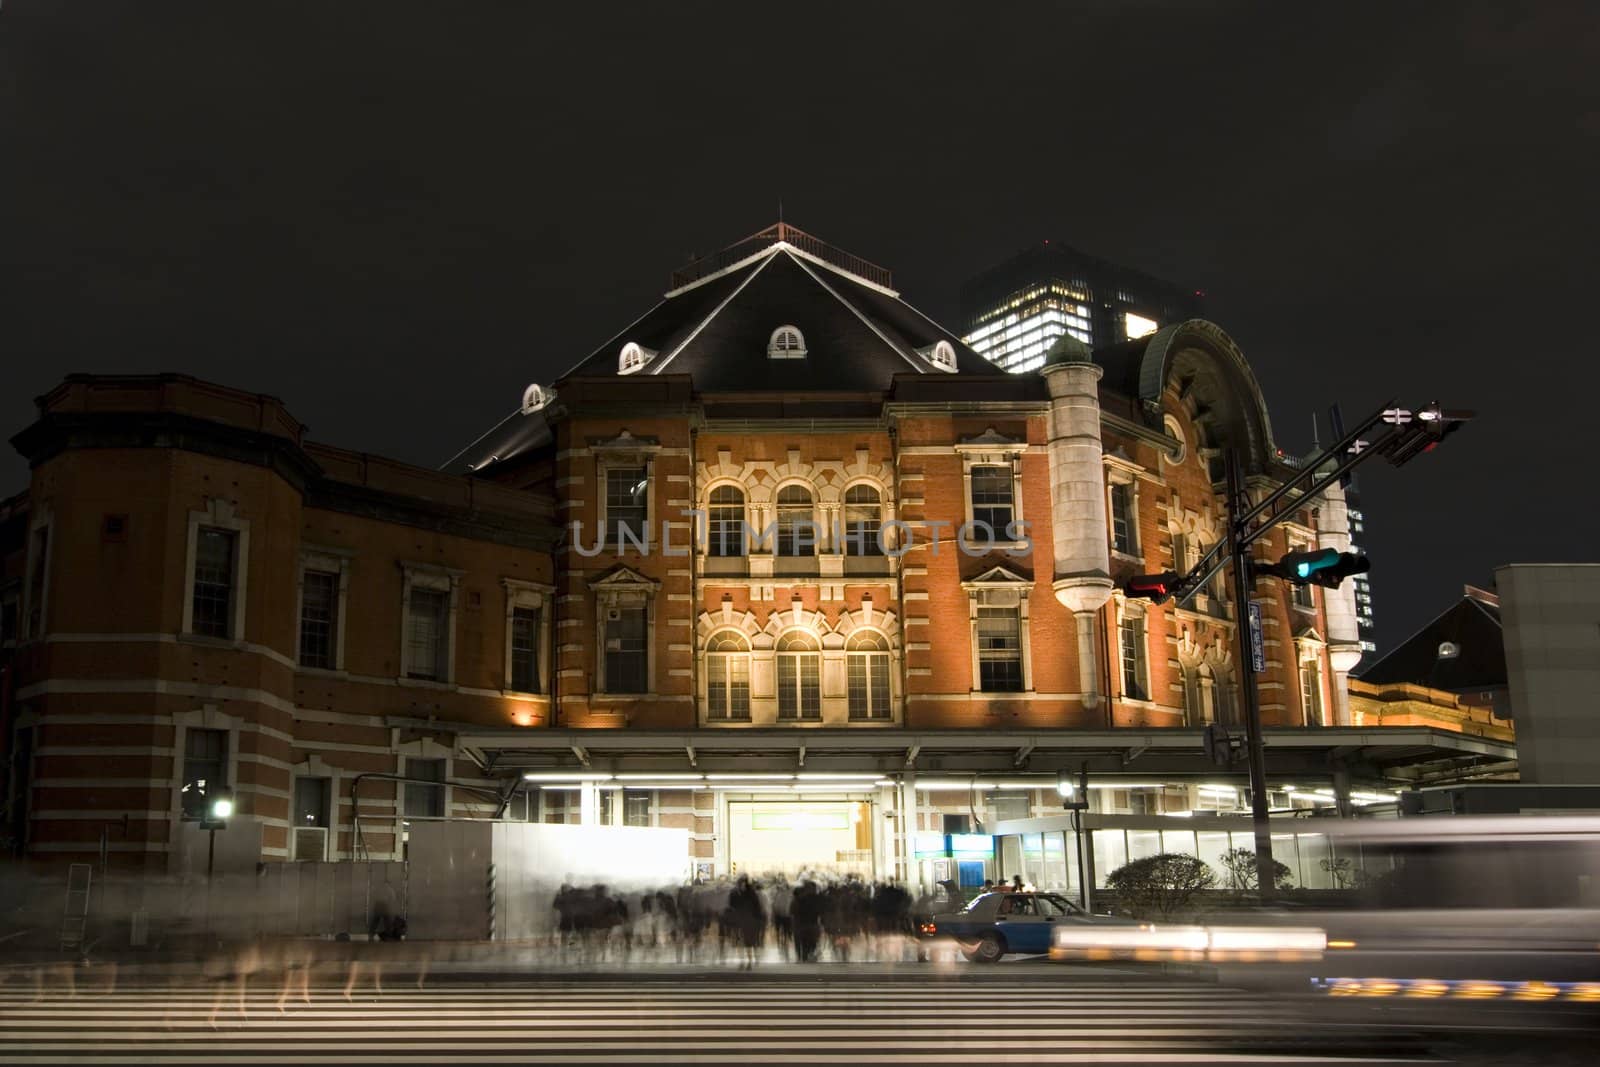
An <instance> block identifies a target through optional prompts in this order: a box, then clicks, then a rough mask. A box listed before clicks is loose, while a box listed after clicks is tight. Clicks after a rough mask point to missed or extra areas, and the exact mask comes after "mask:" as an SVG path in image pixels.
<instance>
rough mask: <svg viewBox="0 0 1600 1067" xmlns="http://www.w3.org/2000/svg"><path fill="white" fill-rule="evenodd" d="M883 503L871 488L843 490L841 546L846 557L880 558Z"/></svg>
mask: <svg viewBox="0 0 1600 1067" xmlns="http://www.w3.org/2000/svg"><path fill="white" fill-rule="evenodd" d="M882 530H883V501H882V497H880V496H879V495H878V491H877V490H876V489H874V488H873V487H872V486H870V485H852V486H851V487H850V488H849V489H846V490H845V491H844V544H845V554H846V555H849V556H881V555H883V543H882V542H881V540H880V539H879V538H880V535H881V533H882Z"/></svg>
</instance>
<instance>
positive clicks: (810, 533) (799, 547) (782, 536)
mask: <svg viewBox="0 0 1600 1067" xmlns="http://www.w3.org/2000/svg"><path fill="white" fill-rule="evenodd" d="M777 510H778V545H777V551H778V555H780V556H814V555H816V553H817V522H816V519H815V518H814V517H813V511H812V505H811V490H809V489H807V488H806V487H805V486H803V485H786V486H784V487H783V488H782V489H779V490H778V509H777Z"/></svg>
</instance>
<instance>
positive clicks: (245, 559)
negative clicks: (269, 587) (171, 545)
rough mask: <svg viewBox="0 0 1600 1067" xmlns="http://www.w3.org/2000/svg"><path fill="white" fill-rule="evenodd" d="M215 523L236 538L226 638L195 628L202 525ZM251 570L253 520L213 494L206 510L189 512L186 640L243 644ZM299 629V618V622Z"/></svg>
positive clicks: (215, 526) (186, 552)
mask: <svg viewBox="0 0 1600 1067" xmlns="http://www.w3.org/2000/svg"><path fill="white" fill-rule="evenodd" d="M202 526H206V527H212V528H214V529H218V530H231V531H233V534H234V539H233V589H232V593H231V599H232V607H233V618H232V619H231V620H230V621H229V624H228V636H227V637H226V638H218V637H212V636H210V635H207V634H197V633H195V632H194V564H195V556H196V553H197V552H198V551H199V546H200V528H201V527H202ZM249 572H250V523H249V521H248V520H246V519H241V518H239V515H238V511H237V509H236V507H235V504H234V502H233V501H231V500H224V499H223V498H222V497H216V496H214V497H211V498H210V499H209V500H207V501H206V510H204V511H191V512H189V530H188V543H187V547H186V549H185V552H184V560H183V633H182V636H183V638H184V639H185V640H191V641H201V642H216V641H222V642H224V643H227V644H232V645H237V644H242V643H243V642H244V640H245V632H244V621H245V598H246V593H247V590H248V587H249V582H248V580H247V578H248V575H249ZM295 626H296V630H297V631H298V629H299V623H298V621H297V622H296V624H295Z"/></svg>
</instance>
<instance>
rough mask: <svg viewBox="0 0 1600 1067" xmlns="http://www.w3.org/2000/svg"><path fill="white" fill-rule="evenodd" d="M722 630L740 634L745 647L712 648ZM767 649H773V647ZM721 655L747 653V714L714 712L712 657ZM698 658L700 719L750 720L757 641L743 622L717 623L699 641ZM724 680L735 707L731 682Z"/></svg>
mask: <svg viewBox="0 0 1600 1067" xmlns="http://www.w3.org/2000/svg"><path fill="white" fill-rule="evenodd" d="M741 621H742V620H741ZM721 634H733V635H735V636H737V637H738V639H739V640H740V641H741V642H743V643H744V648H743V649H742V650H739V651H732V652H720V651H718V652H714V651H711V649H710V645H711V642H712V641H713V640H715V639H716V638H717V637H718V636H719V635H721ZM768 651H769V652H770V649H769V650H768ZM719 656H720V657H722V658H723V659H733V658H734V657H737V656H743V657H744V661H745V663H744V666H745V675H744V677H745V689H746V695H745V705H746V711H745V715H744V717H742V718H741V717H737V716H734V717H728V718H716V717H713V716H712V715H711V660H712V658H713V657H719ZM695 658H696V659H697V660H698V661H699V662H698V663H697V664H696V665H697V666H698V667H699V670H698V671H697V672H696V673H698V674H699V676H700V679H699V684H698V689H699V692H698V693H697V694H696V695H697V699H698V700H699V702H700V708H701V709H702V710H701V713H700V715H699V718H700V720H701V721H702V722H707V723H716V724H724V723H749V722H751V721H752V720H753V718H754V714H755V713H754V709H753V708H751V707H750V703H751V697H752V695H753V693H752V689H753V683H752V680H751V679H752V676H753V675H754V674H755V651H754V645H753V644H752V642H751V635H750V634H749V633H748V632H747V631H746V630H745V629H744V628H743V627H742V626H741V625H740V623H739V622H738V621H732V622H724V623H722V624H721V625H717V626H716V627H715V628H714V629H712V631H711V632H710V633H709V634H707V635H706V636H705V637H704V638H703V639H701V640H699V641H698V642H697V643H696V649H695ZM731 677H732V675H731V674H729V673H725V674H724V678H725V679H727V678H731ZM723 684H724V685H725V686H728V693H727V695H728V697H729V707H732V699H731V698H732V687H731V686H729V685H728V682H727V681H724V683H723Z"/></svg>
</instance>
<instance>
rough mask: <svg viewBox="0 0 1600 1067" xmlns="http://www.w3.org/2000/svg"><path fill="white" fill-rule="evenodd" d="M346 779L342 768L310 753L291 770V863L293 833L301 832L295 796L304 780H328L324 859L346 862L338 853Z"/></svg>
mask: <svg viewBox="0 0 1600 1067" xmlns="http://www.w3.org/2000/svg"><path fill="white" fill-rule="evenodd" d="M344 777H345V772H344V770H343V768H340V767H336V766H334V765H333V764H331V763H328V762H326V761H324V760H323V758H322V757H321V756H319V755H317V754H316V753H311V754H310V755H308V756H307V757H306V758H305V759H303V760H301V761H300V762H299V763H296V764H295V765H294V766H293V767H292V768H291V773H290V776H289V818H288V824H289V840H288V842H287V847H288V849H289V859H290V860H294V859H295V856H294V832H295V830H296V829H298V828H299V823H297V822H296V821H295V810H294V805H295V796H296V794H297V793H298V791H299V790H298V786H299V782H300V779H302V778H326V779H327V780H328V839H327V842H326V843H325V844H324V846H323V848H324V852H323V858H324V859H325V860H327V861H328V862H330V863H331V862H333V861H335V860H339V859H342V858H343V856H342V855H341V854H340V850H339V827H340V825H341V822H340V814H341V812H340V808H339V788H340V785H341V784H342V779H343V778H344ZM352 858H353V857H352Z"/></svg>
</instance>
